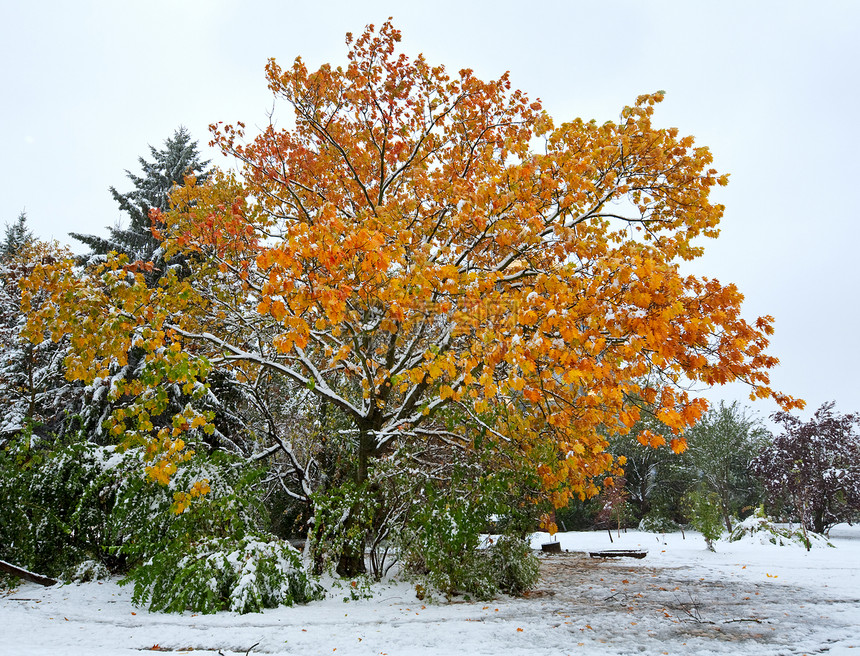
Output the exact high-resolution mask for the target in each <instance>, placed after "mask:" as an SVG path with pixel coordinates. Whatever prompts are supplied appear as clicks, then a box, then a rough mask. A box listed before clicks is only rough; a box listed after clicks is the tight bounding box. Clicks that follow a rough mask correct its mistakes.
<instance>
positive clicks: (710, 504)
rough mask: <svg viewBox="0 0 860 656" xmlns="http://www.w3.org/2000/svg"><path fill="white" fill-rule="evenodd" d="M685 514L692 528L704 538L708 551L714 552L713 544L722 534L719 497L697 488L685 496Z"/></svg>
mask: <svg viewBox="0 0 860 656" xmlns="http://www.w3.org/2000/svg"><path fill="white" fill-rule="evenodd" d="M685 502H686V508H687V513H688V515H689V517H690V521H691V523H692V525H693V528H694V529H695V530H697V531H699V533H701V534H702V536H703V537H704V538H705V544H707V545H708V549H709V550H710V551H715V549H714V542H716V541H717V540H719V539H720V536H721V535H722V534H723V528H724V526H723V520H722V515H721V513H720V499H719V497H718V496H717V495H716V494H714V493H713V492H710V491H708V490H706V489H704V488H697V489H695V490H693V491H691V492H689V493H688V494H687V495H686V498H685Z"/></svg>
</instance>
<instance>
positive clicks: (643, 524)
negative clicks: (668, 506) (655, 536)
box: [639, 512, 679, 533]
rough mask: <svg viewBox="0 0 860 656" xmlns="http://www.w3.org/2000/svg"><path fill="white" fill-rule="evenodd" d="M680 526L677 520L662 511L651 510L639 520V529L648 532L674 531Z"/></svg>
mask: <svg viewBox="0 0 860 656" xmlns="http://www.w3.org/2000/svg"><path fill="white" fill-rule="evenodd" d="M678 528H679V526H678V523H677V522H676V521H675V520H673V519H672V518H671V517H667V516H666V515H663V514H661V513H655V512H650V513H648V514H647V515H645V516H644V517H643V518H642V519H641V520H640V521H639V530H640V531H644V532H646V533H672V532H673V531H677V530H678Z"/></svg>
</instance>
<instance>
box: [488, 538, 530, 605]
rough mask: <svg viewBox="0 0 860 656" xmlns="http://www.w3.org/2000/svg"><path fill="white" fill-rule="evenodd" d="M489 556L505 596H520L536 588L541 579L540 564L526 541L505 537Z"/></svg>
mask: <svg viewBox="0 0 860 656" xmlns="http://www.w3.org/2000/svg"><path fill="white" fill-rule="evenodd" d="M488 555H489V559H490V566H491V568H492V571H493V572H494V573H495V576H496V585H497V586H498V588H499V590H500V591H501V592H504V593H505V594H509V595H514V596H519V595H521V594H523V593H524V592H526V591H527V590H530V589H531V588H532V587H534V585H535V583H537V581H538V578H539V577H540V562H539V561H538V559H537V557H536V556H535V555H534V553H532V550H531V547H530V546H529V543H528V542H527V541H526V540H523V539H521V538H517V537H512V536H509V535H503V536H502V537H500V538H499V539H498V540H496V542H495V543H494V544H493V545H492V546H491V547H490V549H489V554H488Z"/></svg>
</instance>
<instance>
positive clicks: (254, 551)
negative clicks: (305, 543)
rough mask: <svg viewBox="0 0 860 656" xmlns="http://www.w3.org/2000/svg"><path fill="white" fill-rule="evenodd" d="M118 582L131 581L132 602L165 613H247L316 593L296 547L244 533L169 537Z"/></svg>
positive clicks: (316, 595)
mask: <svg viewBox="0 0 860 656" xmlns="http://www.w3.org/2000/svg"><path fill="white" fill-rule="evenodd" d="M121 583H122V584H128V583H133V584H134V595H133V600H134V602H135V603H139V604H146V603H148V605H149V609H150V610H153V611H168V612H182V611H184V610H191V611H195V612H199V613H214V612H217V611H219V610H231V611H234V612H237V613H250V612H259V611H261V610H262V609H264V608H274V607H276V606H279V605H287V606H292V605H293V604H296V603H304V602H308V601H311V600H313V599H318V598H320V597H321V596H322V592H321V588H320V587H319V585H318V584H316V583H314V582H313V581H312V580H311V579H310V578H309V577H308V575H307V573H306V572H305V569H304V567H303V566H302V562H301V556H300V554H299V552H298V551H296V550H295V549H294V548H293V547H291V546H290V545H289V544H288V543H286V542H283V541H280V540H277V539H272V538H263V537H256V536H250V535H249V536H245V537H243V538H241V539H238V540H236V539H232V538H212V539H208V540H203V541H200V542H186V541H183V540H175V541H173V542H172V543H170V544H169V545H168V546H167V548H165V549H164V550H163V551H160V552H159V553H157V554H154V555H153V556H152V557H151V558H150V559H149V560H148V561H147V562H145V563H144V564H142V565H140V566H139V567H137V568H135V569H134V570H133V571H132V572H131V573H130V574H129V576H128V578H126V579H124V580H123V581H122V582H121Z"/></svg>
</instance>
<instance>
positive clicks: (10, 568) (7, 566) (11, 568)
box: [0, 560, 57, 587]
mask: <svg viewBox="0 0 860 656" xmlns="http://www.w3.org/2000/svg"><path fill="white" fill-rule="evenodd" d="M0 571H3V572H6V573H7V574H11V575H12V576H17V577H18V578H19V579H24V580H25V581H29V582H30V583H38V584H39V585H44V586H45V587H50V586H52V585H57V580H56V579H52V578H51V577H49V576H42V575H41V574H36V573H35V572H31V571H30V570H26V569H24V568H23V567H18V566H17V565H13V564H12V563H7V562H6V561H5V560H0Z"/></svg>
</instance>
